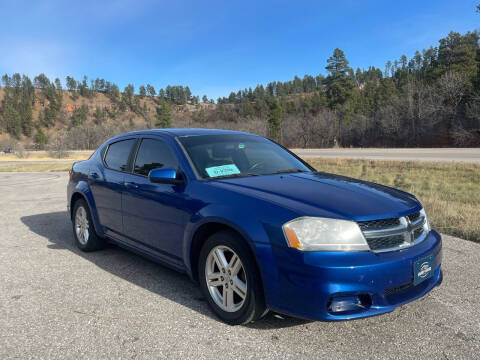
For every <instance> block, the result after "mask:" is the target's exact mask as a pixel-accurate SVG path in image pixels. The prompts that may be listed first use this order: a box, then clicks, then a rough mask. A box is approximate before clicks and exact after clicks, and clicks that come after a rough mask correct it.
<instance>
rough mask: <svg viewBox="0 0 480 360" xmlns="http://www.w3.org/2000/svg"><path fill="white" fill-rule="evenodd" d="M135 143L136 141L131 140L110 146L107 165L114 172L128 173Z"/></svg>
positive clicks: (106, 160) (106, 157)
mask: <svg viewBox="0 0 480 360" xmlns="http://www.w3.org/2000/svg"><path fill="white" fill-rule="evenodd" d="M135 141H136V140H135V139H129V140H122V141H118V142H116V143H113V144H110V146H109V147H108V150H107V154H106V155H105V164H106V165H107V166H108V167H109V168H110V169H113V170H118V171H127V170H128V158H129V156H130V152H131V151H132V147H133V145H135Z"/></svg>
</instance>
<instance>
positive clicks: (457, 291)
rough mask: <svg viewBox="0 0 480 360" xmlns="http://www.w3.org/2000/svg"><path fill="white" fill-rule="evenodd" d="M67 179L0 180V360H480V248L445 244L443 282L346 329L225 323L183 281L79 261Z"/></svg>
mask: <svg viewBox="0 0 480 360" xmlns="http://www.w3.org/2000/svg"><path fill="white" fill-rule="evenodd" d="M67 180H68V175H67V173H1V174H0V215H1V216H0V229H1V230H0V358H2V359H11V358H22V359H24V358H61V359H70V358H79V357H81V358H91V359H95V358H99V359H105V358H116V359H119V358H156V359H163V358H195V359H210V358H217V359H218V358H230V359H245V358H255V359H270V358H271V359H274V358H279V357H281V358H282V359H289V358H322V357H325V358H329V359H358V358H369V359H377V358H378V359H386V358H391V359H395V358H401V359H410V358H411V359H432V358H445V359H450V358H455V359H475V358H477V359H480V311H479V308H480V265H479V264H480V244H476V243H472V242H468V241H464V240H461V239H457V238H453V237H450V236H444V250H443V261H444V264H443V266H444V281H443V284H442V285H441V286H440V287H439V288H436V289H434V290H433V291H432V292H431V293H430V294H428V295H427V296H425V297H424V298H422V299H420V300H418V301H415V302H413V303H410V304H407V305H405V306H402V307H400V308H398V309H397V310H396V311H394V312H393V313H390V314H386V315H382V316H378V317H373V318H368V319H362V320H355V321H349V322H318V321H305V320H299V319H294V318H288V317H281V316H278V315H275V314H269V315H268V316H267V317H266V318H265V319H263V320H261V321H258V322H256V323H254V324H250V325H248V326H234V327H232V326H228V325H225V324H223V323H222V322H220V321H218V320H217V319H216V318H215V316H214V315H213V314H212V312H211V311H210V310H209V308H208V306H207V304H206V302H205V301H204V300H203V299H202V296H201V294H200V291H199V290H198V289H197V287H196V285H195V284H193V283H192V282H191V281H190V280H189V279H188V277H187V276H185V275H181V274H178V273H176V272H174V271H172V270H170V269H168V268H165V267H163V266H161V265H158V264H155V263H153V262H150V261H148V260H146V259H145V258H142V257H140V256H138V255H135V254H132V253H130V252H127V251H125V250H123V249H121V248H118V247H115V246H109V247H108V248H107V249H106V250H103V251H99V252H95V253H82V252H80V251H79V250H77V249H76V247H75V246H74V243H73V235H72V229H71V225H70V221H69V218H68V215H67V213H66V184H67Z"/></svg>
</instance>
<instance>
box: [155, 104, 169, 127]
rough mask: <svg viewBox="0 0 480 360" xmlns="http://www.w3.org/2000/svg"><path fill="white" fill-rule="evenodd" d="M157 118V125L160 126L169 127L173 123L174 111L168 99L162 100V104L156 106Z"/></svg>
mask: <svg viewBox="0 0 480 360" xmlns="http://www.w3.org/2000/svg"><path fill="white" fill-rule="evenodd" d="M156 112H157V120H156V122H155V126H156V127H159V128H168V127H170V126H171V124H172V111H171V109H170V104H168V103H167V102H166V101H161V102H160V105H159V106H157V108H156Z"/></svg>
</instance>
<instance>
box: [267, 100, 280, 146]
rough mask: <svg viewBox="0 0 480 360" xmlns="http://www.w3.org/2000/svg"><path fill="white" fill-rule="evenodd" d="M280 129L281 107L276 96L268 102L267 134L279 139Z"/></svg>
mask: <svg viewBox="0 0 480 360" xmlns="http://www.w3.org/2000/svg"><path fill="white" fill-rule="evenodd" d="M281 131H282V107H281V106H280V103H279V102H278V100H277V99H276V98H274V99H272V101H271V102H270V116H269V118H268V136H269V137H270V138H272V139H274V140H277V141H278V140H280V135H281Z"/></svg>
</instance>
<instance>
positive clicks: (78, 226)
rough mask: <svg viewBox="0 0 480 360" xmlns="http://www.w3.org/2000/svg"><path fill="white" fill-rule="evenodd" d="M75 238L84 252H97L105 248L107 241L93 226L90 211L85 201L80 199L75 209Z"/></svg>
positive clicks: (73, 221) (73, 220)
mask: <svg viewBox="0 0 480 360" xmlns="http://www.w3.org/2000/svg"><path fill="white" fill-rule="evenodd" d="M72 223H73V236H74V237H75V243H76V244H77V247H78V248H79V249H80V250H82V251H95V250H100V249H102V248H104V247H105V240H104V239H102V238H101V237H99V236H98V235H97V234H96V232H95V228H94V226H93V221H92V216H91V215H90V209H89V207H88V205H87V203H86V201H85V200H83V199H79V200H77V201H76V202H75V204H74V207H73V219H72Z"/></svg>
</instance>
